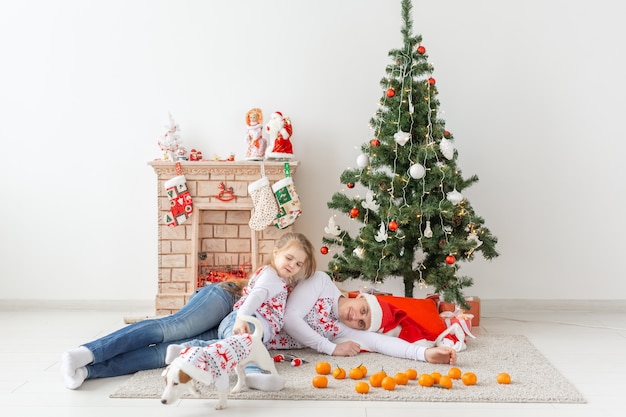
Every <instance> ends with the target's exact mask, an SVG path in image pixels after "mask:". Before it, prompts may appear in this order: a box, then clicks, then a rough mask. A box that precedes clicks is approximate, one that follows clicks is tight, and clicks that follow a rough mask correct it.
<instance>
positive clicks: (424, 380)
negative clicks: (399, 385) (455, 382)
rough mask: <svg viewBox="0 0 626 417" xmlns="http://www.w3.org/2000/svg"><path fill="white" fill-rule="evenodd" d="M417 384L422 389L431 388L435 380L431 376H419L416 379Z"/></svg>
mask: <svg viewBox="0 0 626 417" xmlns="http://www.w3.org/2000/svg"><path fill="white" fill-rule="evenodd" d="M417 383H418V384H420V385H421V386H422V387H432V386H433V385H434V384H435V378H433V376H432V375H431V374H421V375H420V376H419V378H417Z"/></svg>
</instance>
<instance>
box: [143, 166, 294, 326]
mask: <svg viewBox="0 0 626 417" xmlns="http://www.w3.org/2000/svg"><path fill="white" fill-rule="evenodd" d="M261 164H262V162H261V161H193V162H191V161H183V162H181V165H182V168H183V174H184V175H185V179H186V184H187V187H188V189H189V192H190V194H191V197H192V199H193V210H194V212H193V215H192V216H191V217H190V218H189V219H188V220H187V221H186V222H184V223H182V224H180V225H178V226H174V227H168V226H166V225H165V223H164V222H163V216H164V215H165V214H166V213H167V211H168V210H169V207H170V203H169V200H168V198H167V195H166V194H165V188H164V183H165V182H166V181H167V180H169V179H171V178H172V177H174V176H176V175H177V174H176V171H175V165H174V163H173V162H168V161H153V162H150V163H149V165H150V166H152V168H153V169H154V171H155V173H156V175H157V182H158V194H157V195H158V197H157V198H158V228H159V236H158V239H159V245H158V279H159V285H158V293H157V296H156V303H155V306H156V315H167V314H171V313H174V312H176V311H178V310H179V309H180V308H181V307H182V306H183V305H184V304H185V303H186V302H187V300H188V298H189V296H190V295H191V294H192V293H193V292H194V291H195V289H196V288H197V286H198V285H201V282H199V281H200V279H199V276H198V270H199V268H202V267H204V266H209V267H210V266H213V267H214V269H223V270H230V269H233V270H241V269H245V270H246V271H249V270H255V269H256V268H257V267H258V266H260V265H262V264H263V262H265V260H266V259H267V257H268V256H269V254H270V253H271V251H272V249H273V247H274V242H275V241H276V240H277V239H278V238H280V236H281V235H282V234H283V233H285V232H286V231H288V230H289V229H291V228H288V229H285V230H279V229H277V228H276V227H273V226H271V227H268V228H266V229H265V230H263V231H259V232H256V231H254V230H252V229H250V227H249V226H248V221H249V220H250V215H251V210H252V207H253V205H252V199H251V198H250V196H249V195H248V184H249V183H251V182H253V181H256V180H258V179H259V178H261ZM263 164H264V169H265V176H266V177H267V178H268V179H269V180H270V183H274V182H276V181H278V180H280V179H282V178H284V177H285V174H284V162H279V161H263ZM289 166H290V171H291V174H292V176H293V174H294V173H295V171H296V168H297V166H298V162H297V161H289ZM231 197H233V198H232V199H231V200H229V199H230V198H231ZM224 200H229V201H224Z"/></svg>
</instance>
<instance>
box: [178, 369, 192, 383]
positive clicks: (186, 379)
mask: <svg viewBox="0 0 626 417" xmlns="http://www.w3.org/2000/svg"><path fill="white" fill-rule="evenodd" d="M178 381H179V382H180V383H181V384H186V383H187V382H189V381H191V377H190V376H189V375H187V374H186V373H184V372H183V371H178Z"/></svg>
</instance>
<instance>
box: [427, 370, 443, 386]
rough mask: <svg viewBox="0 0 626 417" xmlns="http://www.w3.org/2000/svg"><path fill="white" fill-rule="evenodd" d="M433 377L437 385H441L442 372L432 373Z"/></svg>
mask: <svg viewBox="0 0 626 417" xmlns="http://www.w3.org/2000/svg"><path fill="white" fill-rule="evenodd" d="M430 374H431V375H432V377H433V379H434V380H435V384H438V383H439V378H441V373H440V372H431V373H430Z"/></svg>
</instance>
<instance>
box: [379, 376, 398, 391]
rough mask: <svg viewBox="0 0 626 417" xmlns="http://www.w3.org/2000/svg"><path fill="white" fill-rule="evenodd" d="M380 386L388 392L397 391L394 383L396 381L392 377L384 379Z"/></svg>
mask: <svg viewBox="0 0 626 417" xmlns="http://www.w3.org/2000/svg"><path fill="white" fill-rule="evenodd" d="M380 384H381V386H382V387H383V388H384V389H386V390H387V391H393V390H394V389H396V381H394V379H393V378H392V377H390V376H386V377H384V378H383V380H382V382H381V383H380Z"/></svg>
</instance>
